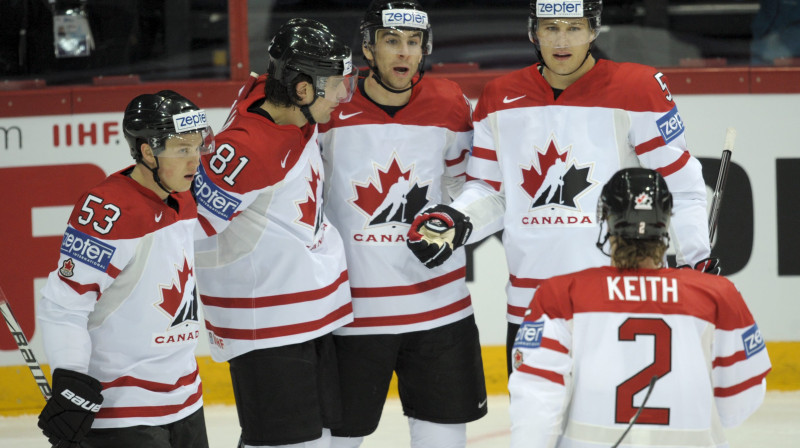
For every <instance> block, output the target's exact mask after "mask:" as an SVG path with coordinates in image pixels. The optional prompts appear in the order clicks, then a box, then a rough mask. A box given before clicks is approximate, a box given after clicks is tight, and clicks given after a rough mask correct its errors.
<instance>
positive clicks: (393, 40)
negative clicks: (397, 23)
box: [365, 29, 422, 90]
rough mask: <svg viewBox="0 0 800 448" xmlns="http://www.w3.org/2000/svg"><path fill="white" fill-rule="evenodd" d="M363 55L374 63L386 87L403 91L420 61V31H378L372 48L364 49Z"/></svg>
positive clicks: (414, 73)
mask: <svg viewBox="0 0 800 448" xmlns="http://www.w3.org/2000/svg"><path fill="white" fill-rule="evenodd" d="M365 55H366V56H367V57H368V58H369V59H372V60H373V61H374V63H375V66H376V67H377V68H378V72H379V73H380V76H381V79H382V80H383V82H384V83H385V84H386V85H388V86H389V87H391V88H393V89H398V90H400V89H405V88H407V87H408V86H410V85H411V80H412V78H413V77H414V75H416V74H417V69H418V68H419V63H420V61H421V60H422V31H403V30H395V29H380V30H378V31H377V32H376V33H375V45H374V47H373V48H367V47H365Z"/></svg>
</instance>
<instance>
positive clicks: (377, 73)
mask: <svg viewBox="0 0 800 448" xmlns="http://www.w3.org/2000/svg"><path fill="white" fill-rule="evenodd" d="M364 59H366V58H364ZM367 65H369V69H370V71H371V72H372V79H374V80H375V82H377V83H378V85H379V86H381V87H383V88H384V89H386V90H388V91H390V92H392V93H403V92H408V91H409V90H411V89H413V88H414V86H415V85H417V84H419V82H420V81H422V77H423V76H425V70H424V69H423V68H422V67H423V66H424V65H425V56H422V60H420V61H419V67H418V68H417V72H418V73H419V78H417V82H414V81H411V85H410V86H408V87H406V88H405V89H393V88H391V87H389V86H387V85H386V84H384V82H383V80H382V79H381V74H380V71H378V66H377V65H375V63H373V62H370V60H369V59H367Z"/></svg>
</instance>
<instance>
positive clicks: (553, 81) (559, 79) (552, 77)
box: [542, 54, 596, 90]
mask: <svg viewBox="0 0 800 448" xmlns="http://www.w3.org/2000/svg"><path fill="white" fill-rule="evenodd" d="M595 62H596V61H595V59H594V56H592V55H591V54H590V55H589V56H588V57H587V58H586V60H585V61H584V62H583V64H582V65H581V66H580V68H578V70H576V71H575V72H574V73H570V74H568V75H559V74H557V73H556V72H554V71H552V70H550V69H549V68H547V66H545V68H544V70H543V72H542V76H544V79H545V80H546V81H547V83H548V84H550V87H552V88H554V89H560V90H564V89H566V88H567V87H569V86H571V85H572V84H574V83H575V81H577V80H579V79H580V78H581V76H583V75H585V74H586V73H588V72H589V70H591V69H592V68H593V67H594V64H595Z"/></svg>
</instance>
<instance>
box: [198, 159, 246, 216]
mask: <svg viewBox="0 0 800 448" xmlns="http://www.w3.org/2000/svg"><path fill="white" fill-rule="evenodd" d="M194 194H195V197H196V198H197V203H198V204H199V205H202V206H203V207H205V208H206V209H207V210H208V211H210V212H211V213H213V214H214V215H216V216H217V217H219V218H222V219H224V220H226V221H228V220H230V219H231V216H233V213H234V212H235V211H236V209H237V208H238V207H239V204H241V203H242V201H240V200H238V199H236V198H235V197H233V196H231V195H230V194H229V193H228V192H226V191H225V190H223V189H222V188H220V187H218V186H217V185H216V184H215V183H214V182H212V181H211V179H209V177H208V174H207V173H206V170H205V167H204V166H203V165H200V167H199V168H198V169H197V175H196V176H195V177H194Z"/></svg>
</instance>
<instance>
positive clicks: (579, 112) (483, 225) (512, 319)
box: [410, 0, 710, 373]
mask: <svg viewBox="0 0 800 448" xmlns="http://www.w3.org/2000/svg"><path fill="white" fill-rule="evenodd" d="M530 8H531V10H530V11H531V12H530V19H529V26H528V29H529V34H530V39H531V41H532V42H533V44H534V46H535V48H536V52H537V54H538V55H539V60H540V61H541V62H539V63H537V64H534V65H533V66H530V67H527V68H523V69H521V70H517V71H514V72H511V73H509V74H507V75H504V76H502V77H499V78H497V79H494V80H492V81H490V82H489V83H488V84H487V85H486V87H485V88H484V90H483V92H482V94H481V96H480V98H479V100H478V104H477V106H476V108H475V112H474V114H473V121H474V129H475V138H474V143H473V145H474V147H473V150H472V154H471V156H470V159H469V162H468V165H467V183H466V184H465V186H464V189H463V191H462V193H461V194H460V195H459V197H458V198H456V200H455V201H453V203H452V204H450V206H449V207H448V206H443V207H442V208H441V209H439V210H437V212H438V213H434V214H431V213H426V214H423V215H422V216H420V219H419V220H418V222H417V224H416V225H414V226H412V229H418V228H420V227H422V226H423V224H424V223H425V222H426V221H428V220H430V219H431V218H438V219H440V220H441V221H444V223H445V224H447V225H448V226H449V227H450V228H451V229H454V230H455V232H454V233H455V237H453V238H452V239H451V241H452V246H453V249H456V248H458V247H460V246H461V245H463V244H464V242H465V241H464V235H468V234H469V232H468V231H465V230H469V226H470V225H471V226H472V227H473V232H472V234H471V236H469V239H468V241H466V242H467V243H472V242H476V241H479V240H481V239H483V238H486V237H487V236H489V235H492V234H493V233H495V232H497V231H498V230H501V229H502V230H503V246H504V248H505V252H506V262H507V265H508V270H509V274H510V275H509V281H508V283H507V284H506V296H507V314H506V318H507V321H508V331H507V347H508V348H510V347H511V343H512V342H513V340H514V337H515V335H516V334H517V328H519V324H520V322H522V317H523V315H522V314H523V311H524V310H525V308H526V307H527V305H528V302H529V301H530V298H531V294H532V293H533V292H534V291H535V290H536V288H537V287H538V285H539V284H540V283H541V281H542V280H543V279H546V278H549V277H552V276H554V275H560V274H566V273H568V272H574V271H578V270H581V269H585V268H588V267H593V266H602V265H604V264H605V263H606V260H605V259H604V258H603V256H602V254H600V253H599V252H598V253H595V252H596V251H591V250H589V248H590V247H591V243H592V242H593V240H594V236H595V235H594V232H595V229H596V228H597V222H596V220H595V214H594V212H595V206H596V204H597V198H598V196H599V194H600V189H601V187H602V185H603V184H604V183H605V182H606V181H607V180H608V179H610V178H611V175H612V174H614V173H615V172H616V171H617V170H619V169H620V168H625V167H637V166H643V167H647V168H651V169H655V170H657V171H658V172H659V173H661V174H662V175H663V176H664V178H665V179H666V181H667V184H668V185H669V186H670V190H671V191H672V194H673V197H674V198H675V217H674V219H673V220H672V227H673V229H672V233H671V234H672V236H673V240H672V241H673V246H674V249H675V251H676V253H677V258H678V264H681V265H683V264H688V263H690V264H692V265H695V264H696V263H698V262H699V261H700V260H703V259H706V258H707V257H708V256H709V253H710V248H709V241H708V223H707V217H706V187H705V183H704V181H703V177H702V170H701V166H700V162H699V161H698V160H697V159H695V158H694V157H692V156H691V155H690V154H689V151H688V150H687V148H686V139H685V132H684V125H683V122H682V121H681V117H680V114H679V113H678V108H677V106H676V105H675V103H674V102H673V99H672V95H671V94H670V91H669V89H668V87H667V81H666V78H665V77H664V76H663V75H662V74H661V73H659V72H658V71H657V70H656V69H654V68H652V67H647V66H644V65H639V64H633V63H616V62H612V61H609V60H603V59H601V60H596V59H595V58H594V56H592V53H591V49H592V46H593V45H594V40H595V38H596V37H597V34H598V32H599V27H600V13H601V9H602V2H601V1H600V0H583V1H581V0H570V1H563V0H549V1H542V0H540V1H531V3H530ZM551 173H552V174H551ZM555 190H558V191H557V192H556V191H555ZM462 214H463V215H466V217H467V218H469V223H467V222H466V221H465V219H464V218H462ZM451 233H453V232H451ZM427 242H428V241H426V239H425V238H421V243H419V244H416V245H410V247H411V249H412V250H414V251H415V252H417V253H418V254H419V258H420V259H421V260H422V261H423V262H426V263H428V265H435V264H436V263H438V262H439V261H440V260H441V259H444V258H446V257H447V256H448V255H449V253H450V252H451V250H450V248H449V247H441V249H442V250H441V251H438V250H436V249H439V246H437V245H434V247H433V248H430V247H427V245H426V244H425V243H427ZM507 355H508V353H507ZM508 368H509V373H510V369H511V366H510V358H509V364H508Z"/></svg>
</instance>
